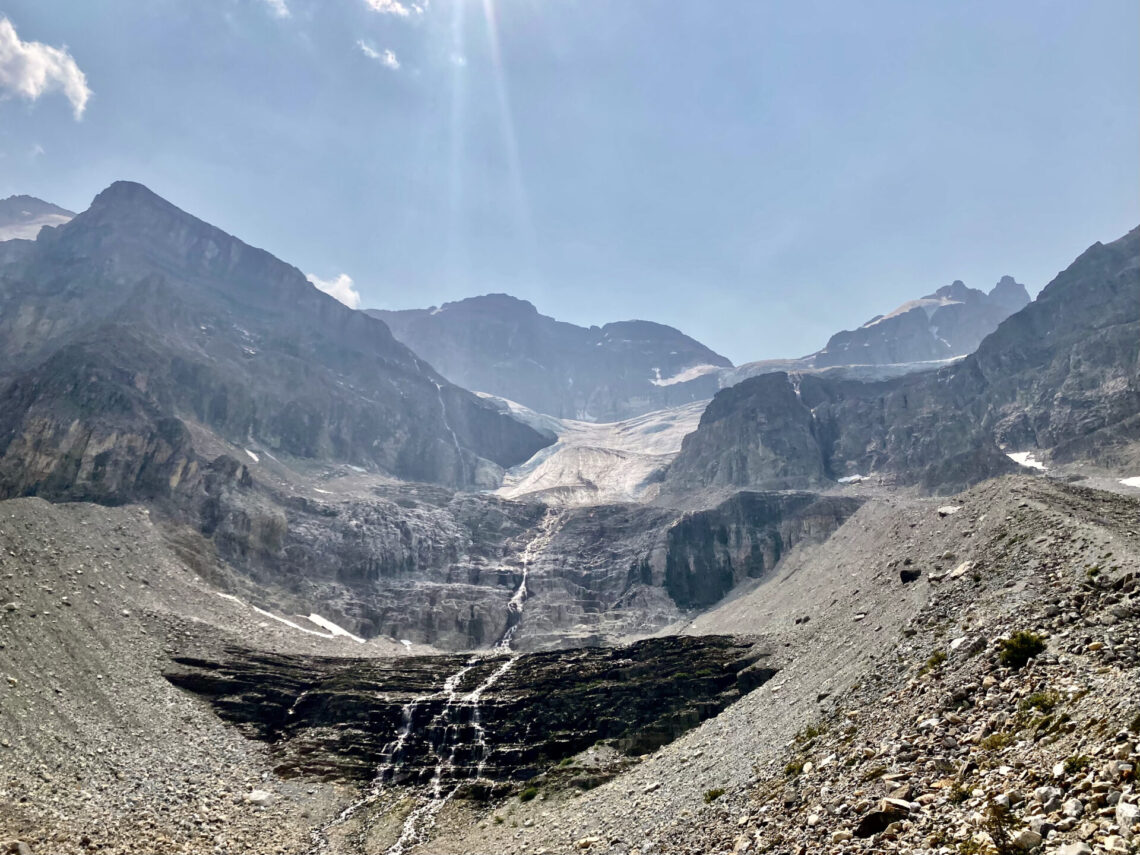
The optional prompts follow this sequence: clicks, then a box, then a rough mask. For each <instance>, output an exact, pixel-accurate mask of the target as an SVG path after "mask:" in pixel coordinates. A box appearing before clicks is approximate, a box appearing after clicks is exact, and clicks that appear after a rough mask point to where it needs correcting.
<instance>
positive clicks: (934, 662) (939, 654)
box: [918, 650, 948, 676]
mask: <svg viewBox="0 0 1140 855" xmlns="http://www.w3.org/2000/svg"><path fill="white" fill-rule="evenodd" d="M947 658H948V657H947V656H946V651H945V650H935V651H934V652H933V653H931V654H930V657H929V658H928V659H927V660H926V664H925V665H923V666H922V669H921V670H920V671H919V672H918V673H919V676H922V675H924V674H929V673H930V672H931V671H933V670H934V669H935V668H937V667H938V666H939V665H941V664H942V663H943V662H945V661H946V659H947Z"/></svg>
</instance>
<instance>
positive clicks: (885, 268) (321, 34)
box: [0, 0, 1140, 363]
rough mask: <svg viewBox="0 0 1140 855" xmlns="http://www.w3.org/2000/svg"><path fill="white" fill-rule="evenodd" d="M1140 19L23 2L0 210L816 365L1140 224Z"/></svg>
mask: <svg viewBox="0 0 1140 855" xmlns="http://www.w3.org/2000/svg"><path fill="white" fill-rule="evenodd" d="M1138 33H1140V4H1137V3H1136V2H1135V0H1119V2H1118V0H1088V2H1082V3H1073V2H1071V0H1063V2H1053V0H1026V2H1017V1H1016V0H985V2H974V0H954V2H951V0H929V2H914V0H894V1H893V2H885V0H864V2H860V3H850V2H847V0H829V2H819V0H797V2H794V3H793V2H790V0H789V2H775V0H767V1H766V2H765V1H764V0H718V2H709V0H419V2H414V0H132V2H127V1H126V0H100V2H97V3H93V2H90V0H0V197H4V196H8V195H10V194H15V193H28V194H31V195H34V196H39V197H41V198H43V199H46V200H48V201H51V202H54V203H56V204H59V205H62V206H64V207H67V208H70V209H72V210H82V209H83V208H85V207H86V206H87V205H88V204H89V203H90V200H91V198H92V197H93V196H94V195H95V194H96V193H97V192H99V190H101V189H102V188H104V187H105V186H107V185H108V184H110V183H111V182H112V181H114V180H117V179H131V180H135V181H141V182H142V183H144V184H146V185H147V186H149V187H150V188H151V189H153V190H154V191H155V192H157V193H159V194H160V195H162V196H164V197H165V198H167V199H169V200H170V201H172V202H173V203H175V204H176V205H178V206H179V207H181V208H183V209H185V210H187V211H189V212H191V213H193V214H195V215H197V216H199V217H201V218H202V219H205V220H207V221H209V222H211V223H213V224H214V225H217V226H219V227H220V228H223V229H225V230H226V231H228V232H230V233H232V234H235V235H237V236H238V237H240V238H241V239H243V240H245V241H246V242H247V243H250V244H253V245H255V246H260V247H264V248H265V249H268V250H269V251H270V252H272V253H274V254H275V255H277V256H279V257H280V258H282V259H284V260H286V261H288V262H290V263H292V264H295V265H296V266H297V267H298V268H300V269H301V270H302V271H303V272H305V273H306V274H308V275H310V276H311V278H312V279H313V280H314V281H315V282H317V283H318V284H319V285H320V286H321V287H324V288H326V290H330V291H331V292H333V293H334V295H335V296H338V298H340V299H342V300H343V301H345V302H348V303H350V304H358V305H359V306H360V307H362V308H363V307H377V308H412V307H426V306H431V305H438V304H441V303H443V302H446V301H449V300H457V299H462V298H464V297H467V296H472V295H475V294H484V293H491V292H506V293H510V294H513V295H515V296H517V297H521V298H524V299H528V300H530V301H531V302H533V303H534V304H535V305H536V306H537V307H538V308H539V310H540V311H542V312H543V313H544V314H548V315H552V316H554V317H557V318H559V319H561V320H566V321H571V322H574V323H578V324H582V325H591V324H598V325H600V324H603V323H607V322H610V321H617V320H626V319H631V318H644V319H648V320H654V321H659V322H661V323H666V324H670V325H672V326H675V327H678V328H679V329H681V330H683V331H684V332H686V333H688V334H689V335H692V336H693V337H695V338H697V339H699V340H700V341H702V342H704V343H705V344H707V345H709V346H710V347H712V348H714V349H715V350H718V351H719V352H721V353H723V354H724V355H726V356H728V357H729V358H730V359H732V360H733V361H734V362H737V363H741V362H746V361H751V360H756V359H765V358H777V357H792V356H800V355H803V354H806V353H808V352H811V351H814V350H816V349H818V348H820V347H822V346H823V344H824V343H825V342H826V340H827V338H828V337H829V336H830V335H831V334H832V333H833V332H835V331H837V330H839V329H845V328H846V329H849V328H853V327H856V326H859V325H860V324H862V323H863V322H865V321H866V320H868V319H870V318H871V317H872V316H874V315H876V314H880V313H883V312H886V311H889V310H890V309H892V308H894V307H895V306H896V305H898V304H899V303H902V302H904V301H906V300H909V299H912V298H914V297H917V296H921V295H923V294H927V293H929V292H931V291H933V290H935V289H936V288H938V287H939V286H941V285H945V284H948V283H950V282H951V281H953V280H955V279H962V280H963V281H965V282H966V284H967V285H971V286H974V287H979V288H983V289H985V290H989V289H990V288H991V287H992V286H993V285H994V283H996V282H997V280H998V279H999V278H1000V277H1001V276H1002V275H1003V274H1007V273H1008V274H1011V275H1013V276H1014V277H1015V278H1017V279H1018V281H1020V282H1023V283H1025V284H1026V285H1027V286H1028V287H1029V289H1030V292H1031V293H1036V292H1037V291H1038V290H1039V289H1040V288H1042V287H1043V286H1044V285H1046V284H1047V283H1048V281H1049V280H1050V279H1052V277H1053V276H1054V275H1056V273H1057V272H1058V271H1060V270H1062V269H1064V268H1065V267H1066V266H1067V265H1068V264H1069V263H1070V262H1071V261H1072V260H1073V259H1074V258H1075V257H1076V256H1077V255H1078V254H1079V253H1080V252H1081V251H1083V250H1084V249H1085V248H1086V247H1088V246H1089V245H1091V244H1092V243H1094V242H1095V241H1098V240H1100V241H1108V240H1112V239H1115V238H1117V237H1119V236H1121V235H1122V234H1124V233H1125V232H1127V231H1128V230H1129V229H1131V228H1133V227H1135V226H1136V225H1137V224H1140V158H1138V157H1137V152H1140V110H1138V105H1140V74H1138V73H1137V69H1138V66H1140V63H1138V59H1140V39H1138V36H1137V34H1138Z"/></svg>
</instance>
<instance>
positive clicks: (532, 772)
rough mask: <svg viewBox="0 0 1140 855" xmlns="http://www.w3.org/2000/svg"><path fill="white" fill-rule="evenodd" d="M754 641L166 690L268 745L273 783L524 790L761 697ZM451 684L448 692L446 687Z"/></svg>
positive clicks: (241, 653) (329, 672)
mask: <svg viewBox="0 0 1140 855" xmlns="http://www.w3.org/2000/svg"><path fill="white" fill-rule="evenodd" d="M766 657H767V653H766V651H765V650H764V648H763V647H761V646H760V645H759V644H757V643H756V642H755V641H752V640H747V639H739V638H732V637H728V636H702V637H676V636H674V637H668V638H654V639H647V640H645V641H641V642H638V643H636V644H632V645H629V646H627V647H594V648H580V649H575V650H565V651H549V652H543V653H531V654H524V655H521V656H490V657H487V658H480V659H472V658H470V657H468V656H435V657H408V658H400V659H394V660H377V659H361V660H354V659H331V658H311V657H296V656H293V657H290V656H278V655H272V654H266V653H258V652H253V651H248V650H239V649H229V650H227V651H225V653H224V654H222V655H221V656H219V657H217V658H216V659H211V658H199V657H190V656H185V657H179V658H177V659H175V660H174V663H173V665H172V666H171V668H170V669H169V670H168V672H167V675H166V676H167V679H169V680H170V681H171V682H173V683H174V684H175V685H177V686H180V687H182V688H184V689H188V690H190V691H192V692H195V693H198V694H200V695H203V696H205V697H207V698H209V700H210V701H211V703H212V704H213V706H214V709H215V710H216V711H217V712H218V714H219V715H220V716H221V717H222V718H224V719H225V720H227V721H230V722H232V723H235V724H237V725H239V726H240V727H241V728H242V729H243V730H244V731H245V732H246V733H247V734H248V735H250V736H252V737H255V738H257V739H262V740H265V741H267V742H269V743H271V744H272V746H273V749H274V752H275V754H276V757H277V760H278V771H279V772H281V773H282V774H287V775H288V774H301V775H311V776H318V777H324V778H338V779H350V780H363V781H370V780H373V779H375V778H377V777H379V778H380V779H381V780H383V781H385V782H389V783H396V784H416V783H427V782H428V781H429V780H431V779H432V777H433V776H434V775H436V774H437V767H440V766H442V771H441V772H439V773H438V774H440V776H441V780H442V781H443V782H445V783H460V782H464V781H475V780H477V779H478V780H481V781H484V782H486V783H488V784H491V783H494V782H510V781H524V780H527V779H529V778H533V777H534V776H536V775H538V774H540V773H542V772H543V771H545V770H546V769H548V768H549V767H551V766H553V765H555V764H556V763H558V762H559V761H560V760H562V759H563V758H566V757H569V756H572V755H573V754H576V753H578V752H579V751H582V750H584V749H586V748H588V747H590V746H591V745H594V744H595V743H596V742H598V741H600V740H605V741H607V742H608V743H610V744H612V745H613V746H615V747H616V748H617V749H618V750H620V751H622V752H624V753H626V754H629V755H639V754H644V753H647V752H649V751H652V750H654V749H656V748H658V747H660V746H661V745H664V744H666V743H668V742H671V741H672V740H674V739H676V738H677V737H678V736H680V735H681V734H683V733H684V732H686V731H687V730H689V729H691V728H692V727H695V726H696V725H698V724H700V723H701V722H702V721H704V720H705V719H707V718H710V717H712V716H714V715H717V714H718V713H719V712H721V710H723V709H724V708H725V707H727V706H728V705H729V704H731V703H732V702H733V701H735V700H737V699H739V698H740V697H742V696H743V695H744V694H746V693H747V692H750V691H752V690H753V689H754V688H756V687H758V686H760V685H763V683H765V682H766V681H767V680H768V679H770V678H771V677H772V676H774V675H775V673H776V670H775V669H774V668H773V667H769V665H768V664H767V663H766V661H765V660H766ZM449 678H451V680H449Z"/></svg>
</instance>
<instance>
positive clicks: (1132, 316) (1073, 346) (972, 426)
mask: <svg viewBox="0 0 1140 855" xmlns="http://www.w3.org/2000/svg"><path fill="white" fill-rule="evenodd" d="M999 296H1002V295H1001V294H1000V293H999ZM1138 360H1140V229H1137V230H1133V231H1132V232H1130V233H1129V234H1128V235H1126V236H1125V237H1123V238H1121V239H1119V240H1117V241H1115V242H1113V243H1111V244H1108V245H1103V244H1099V243H1098V244H1095V245H1094V246H1092V247H1091V248H1089V249H1088V250H1087V251H1086V252H1085V253H1083V254H1082V255H1081V256H1080V257H1079V258H1078V259H1077V260H1076V261H1074V262H1073V264H1072V265H1070V266H1069V268H1068V269H1067V270H1065V271H1064V272H1062V273H1061V274H1059V275H1058V276H1057V278H1056V279H1054V280H1053V281H1052V282H1051V283H1050V284H1049V285H1048V286H1047V287H1046V288H1045V289H1044V290H1043V291H1042V292H1041V294H1040V296H1039V297H1038V298H1037V299H1036V300H1035V301H1033V302H1032V303H1030V304H1029V305H1028V306H1026V307H1025V308H1024V309H1022V310H1021V311H1019V312H1017V313H1016V314H1014V315H1012V316H1010V317H1009V318H1008V319H1006V320H1005V321H1004V322H1003V323H1002V324H1001V325H1000V326H999V327H998V329H997V330H996V331H995V332H994V333H992V334H991V335H989V336H988V337H987V338H986V339H985V340H984V341H983V342H982V343H981V345H980V346H979V347H978V349H977V351H976V352H975V353H973V354H971V355H970V356H968V357H966V358H965V359H964V360H962V361H961V362H959V363H957V364H955V365H951V366H947V367H945V368H942V369H940V370H938V371H932V372H926V373H922V374H913V375H908V376H905V377H900V378H897V379H893V380H887V381H882V382H877V383H860V382H856V381H844V380H832V379H830V378H827V377H821V376H818V375H815V376H812V375H802V376H795V377H792V376H789V375H787V374H773V375H767V376H761V377H756V378H753V379H750V380H746V381H745V382H743V383H741V384H739V385H737V386H735V387H732V388H730V389H725V390H724V391H722V392H720V393H719V394H718V395H717V397H716V398H715V399H714V400H713V402H712V403H711V404H710V405H709V407H708V409H707V410H706V411H705V414H704V415H703V416H702V418H701V424H700V427H699V428H698V429H697V431H696V432H694V433H692V434H690V435H689V436H687V437H686V438H685V440H684V442H683V443H682V449H681V453H680V455H679V456H678V457H677V459H676V460H675V461H674V463H673V464H672V466H671V467H670V470H669V472H668V473H667V475H666V481H665V486H664V488H663V491H662V492H663V495H673V496H678V495H683V494H684V493H686V492H689V491H692V490H694V489H701V488H709V487H712V488H723V487H726V486H732V487H734V488H739V487H743V486H748V485H764V486H773V485H775V484H779V485H781V486H788V487H796V486H816V485H818V484H819V483H820V481H821V480H824V479H833V478H834V479H838V478H842V477H845V476H853V475H869V474H871V473H878V474H880V475H883V476H886V477H888V478H890V479H892V480H894V481H896V482H899V483H915V484H920V485H922V486H923V487H925V488H926V489H928V490H931V491H956V490H959V489H962V488H963V487H965V486H967V485H968V484H971V483H974V482H976V481H979V480H981V479H982V478H985V477H989V476H991V475H996V474H999V473H1001V472H1003V471H1007V470H1008V469H1009V468H1010V463H1009V461H1008V459H1007V458H1006V455H1005V452H1006V451H1024V450H1029V449H1041V450H1049V451H1051V452H1052V454H1053V456H1054V457H1055V458H1056V459H1061V460H1064V459H1075V458H1077V457H1081V456H1083V457H1086V458H1091V459H1101V460H1105V459H1110V458H1111V456H1112V455H1114V454H1118V453H1122V452H1121V449H1124V448H1126V447H1128V446H1129V445H1134V443H1135V442H1136V441H1137V440H1138V439H1140V379H1138V377H1140V370H1138Z"/></svg>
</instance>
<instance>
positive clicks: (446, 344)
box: [368, 294, 732, 422]
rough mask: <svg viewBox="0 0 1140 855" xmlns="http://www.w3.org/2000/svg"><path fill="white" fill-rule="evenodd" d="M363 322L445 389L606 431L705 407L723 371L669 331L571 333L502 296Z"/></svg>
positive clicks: (713, 358) (647, 327) (613, 327)
mask: <svg viewBox="0 0 1140 855" xmlns="http://www.w3.org/2000/svg"><path fill="white" fill-rule="evenodd" d="M368 314H370V315H372V316H373V317H377V318H380V319H381V320H383V321H384V322H385V323H387V324H388V326H389V327H390V328H391V329H392V334H393V335H395V336H396V338H398V339H399V340H400V341H402V342H403V343H404V344H406V345H408V347H410V348H411V349H412V350H414V351H415V352H416V353H417V354H419V355H420V356H421V357H423V359H425V360H426V361H427V362H429V363H430V364H431V365H432V366H433V367H434V368H435V369H436V370H437V371H439V372H440V373H441V374H443V375H444V376H445V377H447V378H448V379H449V380H451V381H452V382H453V383H457V384H458V385H460V386H462V387H464V388H465V389H475V390H477V391H479V392H487V393H490V394H493V395H498V396H500V397H503V398H508V399H510V400H512V401H517V402H518V403H520V404H524V405H525V406H527V407H530V408H531V409H534V410H537V411H539V412H541V413H547V414H549V415H552V416H557V417H559V418H571V419H583V420H586V421H601V422H610V421H618V420H620V419H625V418H629V417H631V416H637V415H641V414H642V413H647V412H650V411H652V410H660V409H663V408H665V407H671V406H676V405H679V404H685V403H689V402H691V401H700V400H705V399H708V398H710V397H712V395H713V393H714V392H716V389H717V385H718V380H717V374H718V369H721V368H730V367H731V366H732V363H731V362H729V361H728V360H727V359H725V358H724V357H723V356H720V355H719V354H717V353H714V352H713V351H712V350H710V349H709V348H707V347H705V346H704V345H702V344H701V343H700V342H697V341H694V340H693V339H691V338H689V337H688V336H687V335H685V334H683V333H681V332H680V331H678V330H676V329H673V328H672V327H667V326H664V325H662V324H655V323H650V322H649V321H623V322H621V323H612V324H606V325H605V326H603V327H590V328H586V327H579V326H575V325H573V324H568V323H562V322H560V321H556V320H554V319H553V318H549V317H546V316H545V315H540V314H539V313H538V311H537V310H536V309H535V307H534V306H533V305H531V304H530V303H528V302H526V301H525V300H518V299H516V298H514V297H510V296H508V295H506V294H488V295H486V296H482V297H472V298H470V299H467V300H460V301H459V302H456V303H446V304H444V305H443V306H441V307H439V308H438V309H412V310H407V311H396V312H393V311H381V310H378V309H374V310H370V311H369V312H368Z"/></svg>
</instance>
